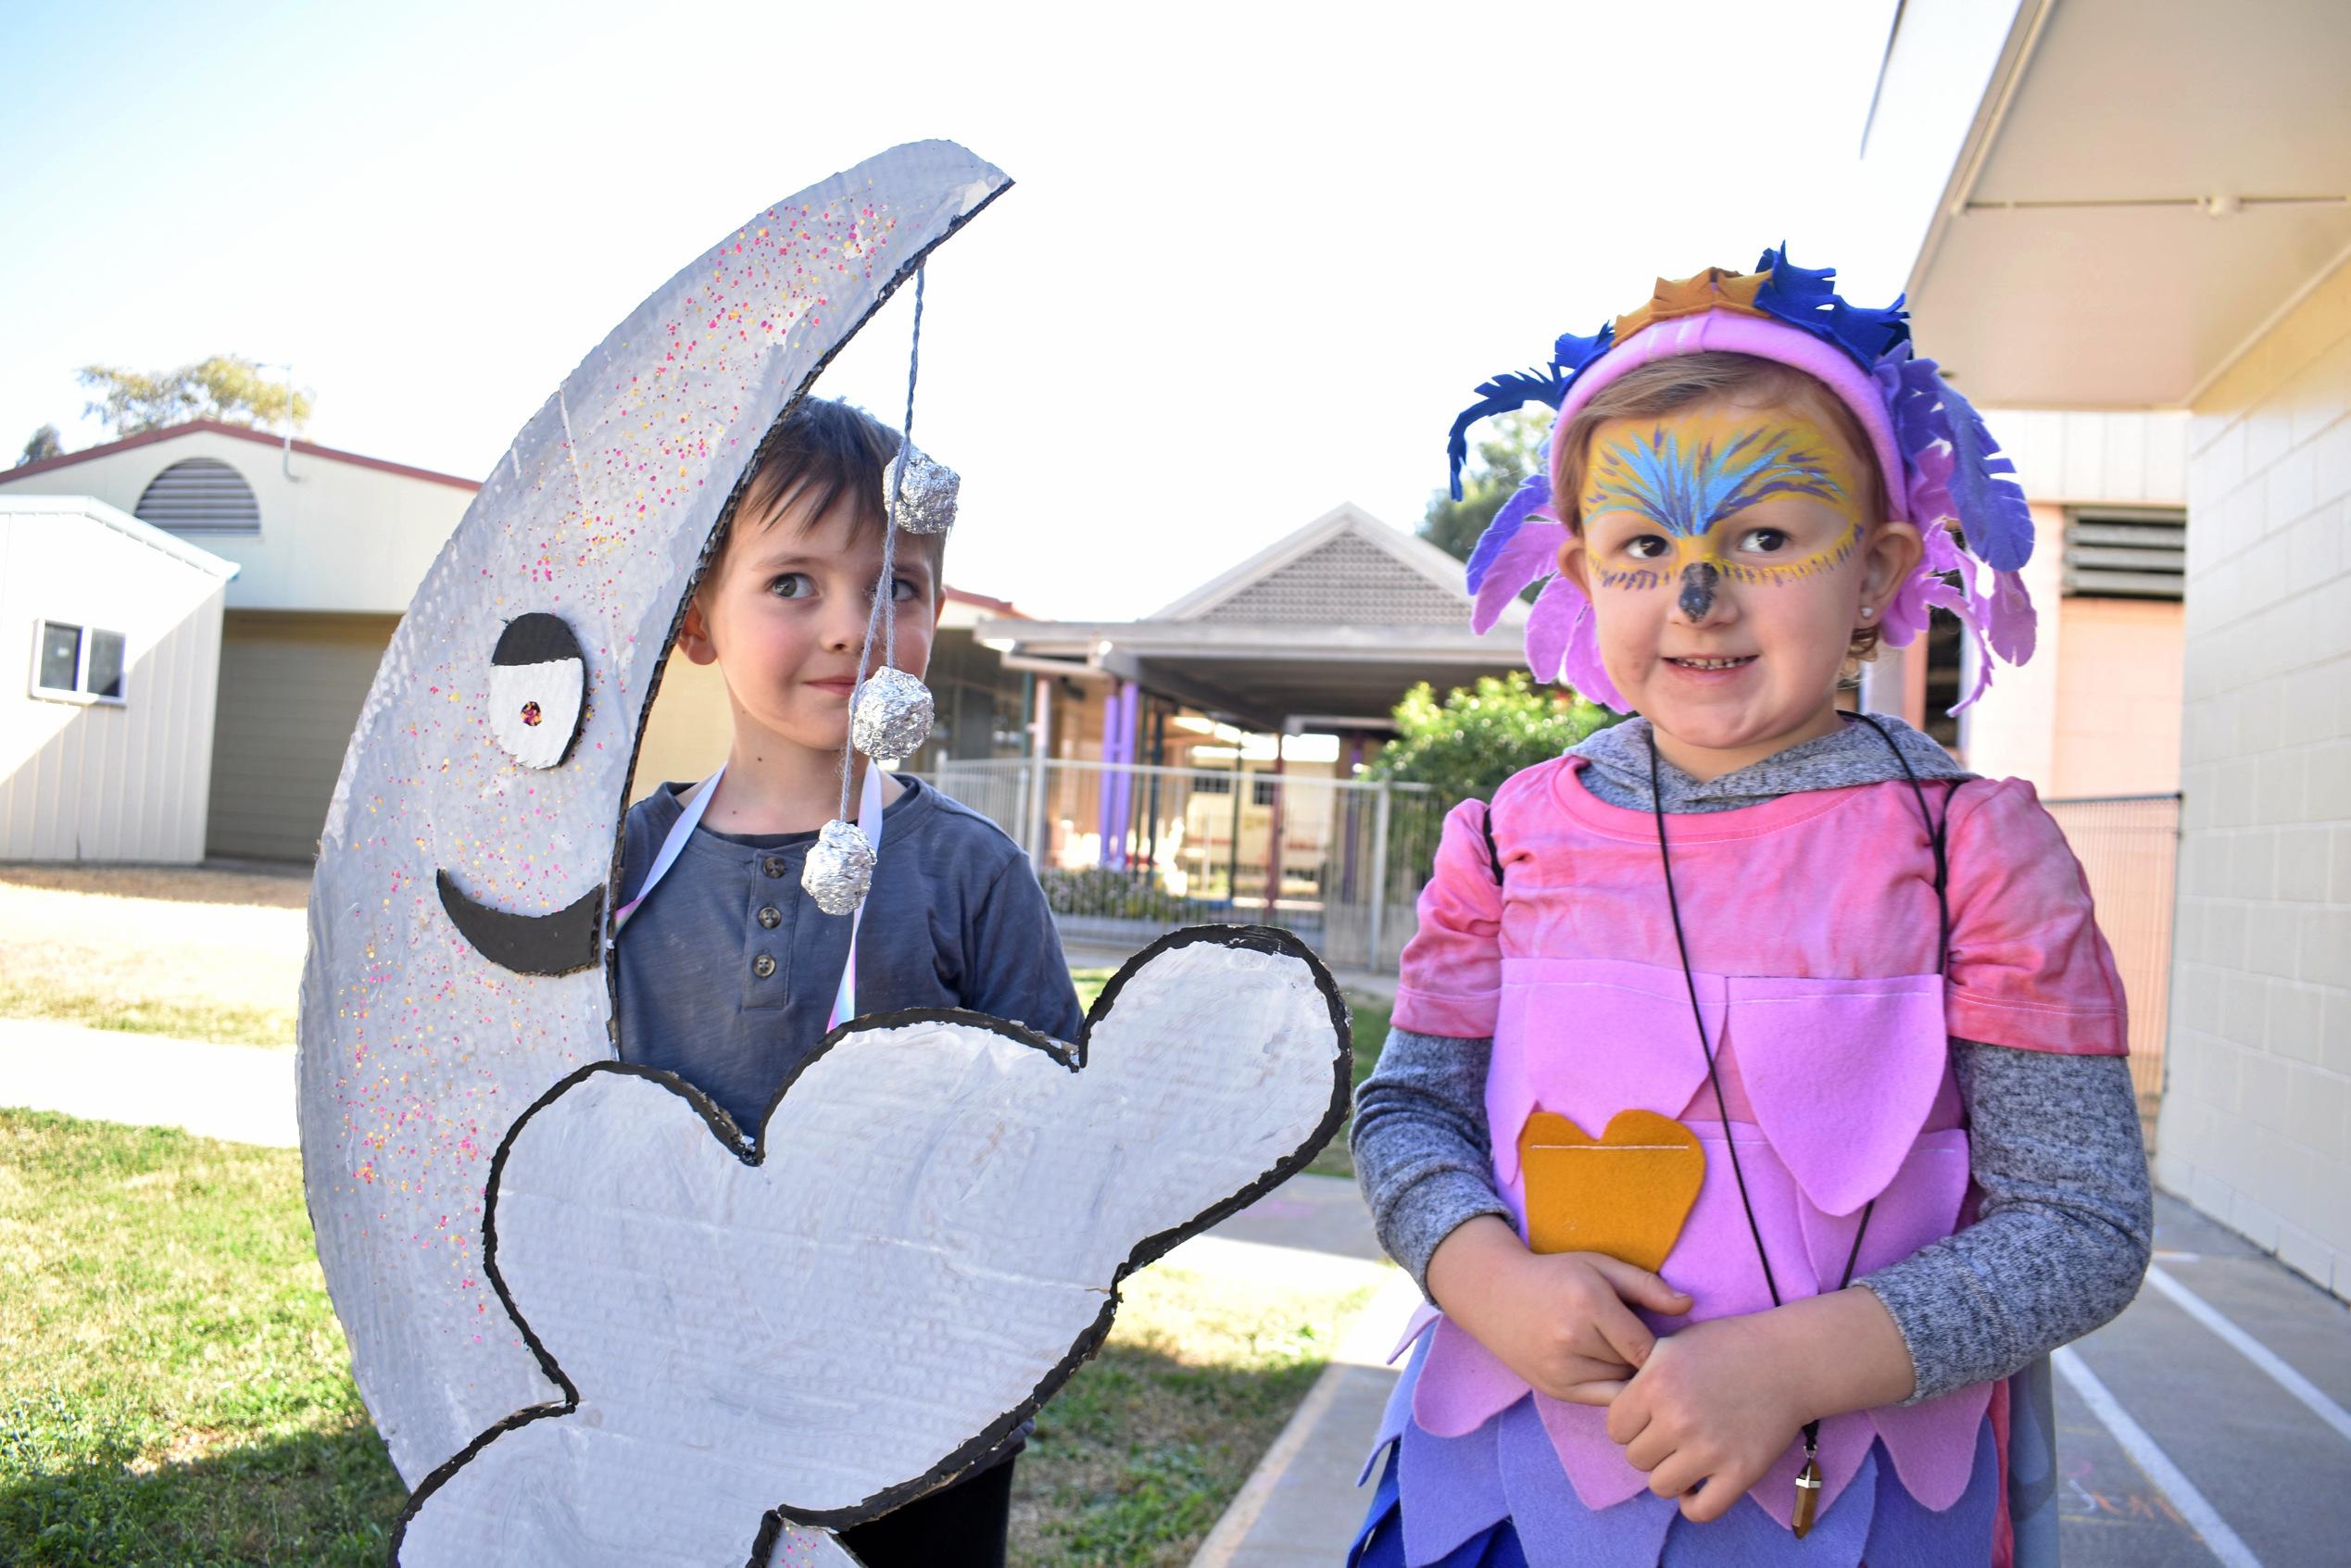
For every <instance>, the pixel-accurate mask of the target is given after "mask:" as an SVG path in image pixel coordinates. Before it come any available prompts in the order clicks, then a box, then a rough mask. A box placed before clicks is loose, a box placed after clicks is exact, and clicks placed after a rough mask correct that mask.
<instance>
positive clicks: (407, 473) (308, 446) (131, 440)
mask: <svg viewBox="0 0 2351 1568" xmlns="http://www.w3.org/2000/svg"><path fill="white" fill-rule="evenodd" d="M197 433H205V434H210V435H226V436H231V437H233V438H234V439H236V440H238V441H253V442H258V443H259V444H260V445H264V446H279V445H285V438H284V437H283V436H277V435H271V434H270V433H269V432H268V431H265V430H255V429H253V428H252V427H251V426H249V425H239V424H231V423H229V421H228V420H188V421H187V422H186V423H185V424H176V425H166V426H164V427H163V428H162V429H161V430H148V431H141V432H140V433H138V434H136V435H126V436H124V437H123V438H122V439H121V440H119V441H109V442H107V443H105V444H103V445H97V446H85V447H83V448H82V450H81V451H79V452H68V453H67V454H66V455H65V456H63V457H61V458H42V459H41V460H40V461H39V462H37V463H27V464H25V465H24V466H23V467H21V468H14V469H0V484H13V483H16V482H17V481H18V480H20V479H28V478H30V477H31V476H32V475H34V474H37V473H48V472H51V471H52V470H57V469H64V468H71V467H72V466H73V465H74V464H76V463H86V462H88V461H89V460H90V459H91V458H104V457H107V456H109V455H111V454H113V453H116V452H127V451H129V450H131V449H132V447H134V446H147V445H153V444H154V443H156V442H158V441H176V440H178V439H179V438H180V437H181V436H183V435H195V434H197ZM293 446H294V450H295V451H296V452H299V453H300V454H301V455H302V456H304V457H306V458H322V459H324V460H325V461H327V462H331V463H349V464H351V465H353V466H354V467H357V468H363V469H374V470H377V471H378V472H380V473H396V474H399V475H400V476H402V477H403V478H406V479H421V480H425V481H427V482H429V483H434V484H453V485H455V486H457V487H458V488H459V489H460V490H479V489H481V488H482V482H481V481H480V480H478V479H459V477H458V476H457V475H455V474H453V473H436V472H434V470H431V469H420V468H411V467H409V465H408V464H406V463H390V462H386V461H384V460H383V458H363V457H361V456H360V455H359V454H358V453H357V452H345V451H341V450H338V449H337V448H335V447H333V446H321V445H318V444H317V443H315V442H309V441H296V442H295V443H294V444H293Z"/></svg>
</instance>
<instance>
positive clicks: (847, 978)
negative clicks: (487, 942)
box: [611, 758, 882, 1035]
mask: <svg viewBox="0 0 2351 1568" xmlns="http://www.w3.org/2000/svg"><path fill="white" fill-rule="evenodd" d="M725 776H726V764H725V763H723V762H722V763H720V764H719V770H718V771H717V772H715V773H712V774H711V775H710V777H709V778H707V779H704V780H703V781H702V783H701V784H700V786H699V787H698V788H697V789H696V790H695V791H694V796H693V798H692V799H690V800H688V801H687V802H686V803H685V809H684V810H682V811H680V812H679V813H678V817H677V821H676V822H672V823H671V824H670V831H669V833H668V834H667V835H665V836H664V837H663V838H662V840H661V847H660V852H659V853H657V854H656V855H655V856H654V857H653V865H652V869H651V870H649V871H647V872H646V873H645V883H644V885H643V886H641V887H639V888H638V889H637V890H636V897H634V898H632V899H630V900H629V901H628V902H627V903H625V904H623V905H622V906H621V907H620V908H619V909H615V910H613V911H612V935H611V941H612V942H614V943H616V944H617V943H618V942H619V941H620V939H621V932H622V929H623V928H624V927H626V926H627V924H628V922H629V918H630V917H631V916H632V915H634V914H635V913H636V911H637V909H638V907H639V906H641V905H642V904H643V903H644V902H645V900H646V899H647V897H650V896H651V894H652V892H653V888H654V884H657V883H659V882H660V880H661V878H662V877H663V876H665V875H667V874H668V873H669V869H670V868H671V867H672V866H673V865H675V864H677V858H678V856H680V855H681V854H683V853H685V842H686V840H687V839H690V838H692V837H693V836H694V830H695V828H696V827H697V826H698V825H699V824H700V822H701V821H702V813H703V812H704V811H705V810H707V809H709V808H710V797H712V796H715V795H716V794H718V784H719V780H721V779H723V778H724V777H725ZM857 829H858V831H859V832H860V833H861V834H864V835H865V842H866V844H867V845H868V846H869V847H872V849H873V851H874V859H876V860H877V861H878V860H879V859H880V858H881V853H882V768H881V764H880V763H878V762H875V761H874V760H872V759H870V758H869V759H867V760H866V764H865V785H864V787H863V788H862V789H861V790H860V791H859V792H858V801H857ZM867 897H872V895H871V893H870V892H869V894H868V895H867ZM864 921H865V905H864V904H863V902H860V903H859V904H858V906H857V908H856V909H853V910H851V911H850V913H849V960H848V961H847V962H846V963H844V964H842V966H841V984H840V988H839V989H838V990H837V991H836V992H835V993H834V996H833V1012H832V1016H831V1017H830V1018H829V1019H828V1020H827V1021H826V1022H825V1025H824V1032H825V1033H826V1034H828V1035H829V1034H831V1033H832V1032H833V1031H834V1030H836V1029H838V1028H839V1027H840V1026H841V1025H842V1024H843V1023H846V1022H849V1020H850V1019H852V1018H855V1017H856V1016H857V935H858V931H859V928H860V927H861V926H862V925H863V923H864Z"/></svg>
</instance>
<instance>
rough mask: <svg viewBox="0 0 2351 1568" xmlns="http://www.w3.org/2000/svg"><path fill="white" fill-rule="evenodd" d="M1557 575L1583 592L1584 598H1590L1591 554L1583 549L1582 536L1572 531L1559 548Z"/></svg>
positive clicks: (1569, 531)
mask: <svg viewBox="0 0 2351 1568" xmlns="http://www.w3.org/2000/svg"><path fill="white" fill-rule="evenodd" d="M1559 574H1560V575H1561V576H1562V577H1565V578H1566V579H1567V581H1568V582H1570V583H1574V584H1575V585H1576V586H1577V587H1578V588H1580V589H1582V590H1583V594H1584V597H1585V598H1587V599H1589V598H1590V597H1591V552H1590V550H1588V549H1586V548H1585V547H1584V536H1583V535H1582V534H1581V533H1577V532H1576V531H1575V530H1574V529H1570V530H1568V532H1567V542H1566V543H1565V544H1564V545H1562V546H1559Z"/></svg>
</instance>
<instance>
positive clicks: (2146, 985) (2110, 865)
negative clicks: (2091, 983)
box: [2045, 795, 2180, 1129]
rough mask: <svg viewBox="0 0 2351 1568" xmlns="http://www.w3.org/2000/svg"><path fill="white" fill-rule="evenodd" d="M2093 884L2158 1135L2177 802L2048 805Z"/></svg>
mask: <svg viewBox="0 0 2351 1568" xmlns="http://www.w3.org/2000/svg"><path fill="white" fill-rule="evenodd" d="M2045 804H2046V805H2047V806H2048V808H2049V814H2050V815H2051V816H2053V817H2055V818H2056V819H2057V825H2058V826H2059V827H2060V828H2063V829H2064V830H2065V835H2066V842H2067V843H2068V844H2069V845H2071V846H2072V847H2073V853H2074V858H2075V859H2078V860H2080V861H2081V869H2082V871H2083V872H2084V873H2085V874H2086V875H2087V876H2088V877H2089V881H2090V897H2092V899H2093V900H2094V901H2095V902H2096V904H2097V907H2098V926H2099V929H2101V930H2102V931H2104V932H2105V933H2106V943H2107V945H2108V946H2109V947H2113V949H2114V961H2115V967H2116V968H2117V969H2118V970H2120V971H2121V972H2122V991H2123V996H2124V998H2125V999H2126V1000H2127V1001H2128V1002H2129V1004H2130V1008H2131V1085H2132V1087H2134V1088H2136V1089H2137V1090H2138V1092H2139V1115H2140V1119H2141V1120H2142V1121H2144V1122H2145V1123H2146V1124H2147V1125H2148V1127H2149V1128H2150V1129H2152V1128H2153V1127H2154V1125H2155V1113H2156V1106H2157V1104H2159V1103H2160V1102H2161V1100H2162V1098H2163V1036H2164V1029H2165V1025H2166V1022H2167V1021H2168V1019H2169V1014H2170V1001H2171V889H2172V879H2173V877H2174V876H2175V875H2176V874H2177V872H2178V869H2179V861H2180V797H2178V796H2177V795H2107V796H2085V797H2081V798H2079V799H2073V800H2051V801H2047V802H2045Z"/></svg>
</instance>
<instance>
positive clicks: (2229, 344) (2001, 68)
mask: <svg viewBox="0 0 2351 1568" xmlns="http://www.w3.org/2000/svg"><path fill="white" fill-rule="evenodd" d="M2004 11H2006V12H2008V13H2009V14H2008V17H2007V21H2006V34H2005V38H2004V39H1997V40H1994V39H1990V38H1987V39H1986V40H1985V41H1984V42H1985V44H1987V45H1990V44H1997V48H1996V50H1995V49H1993V48H1992V47H1986V48H1985V49H1983V50H1982V51H1981V53H1982V54H1983V55H1990V56H1994V61H1993V65H1992V68H1991V73H1990V79H1989V81H1988V82H1986V83H1985V85H1984V87H1983V90H1982V92H1981V94H1980V97H1979V99H1978V100H1977V102H1976V107H1975V112H1974V115H1973V119H1972V121H1971V122H1969V123H1968V126H1967V130H1966V134H1965V137H1964V140H1963V141H1962V142H1961V143H1960V144H1959V145H1958V146H1957V148H1956V149H1955V153H1954V150H1953V149H1952V146H1951V142H1950V132H1949V129H1948V126H1947V124H1945V125H1942V126H1938V125H1935V124H1933V123H1930V122H1931V121H1933V120H1934V119H1935V117H1936V116H1938V115H1940V114H1942V113H1943V112H1944V106H1943V105H1942V104H1939V103H1938V101H1937V99H1938V96H1939V94H1938V93H1937V92H1936V91H1935V90H1936V89H1937V87H1938V85H1939V84H1941V85H1947V83H1945V82H1943V80H1942V79H1944V78H1947V77H1948V76H1949V75H1950V73H1951V72H1952V70H1953V69H1954V63H1953V62H1954V60H1955V58H1956V57H1957V56H1959V55H1963V54H1966V53H1967V51H1966V50H1964V49H1961V50H1955V47H1954V44H1955V41H1954V40H1953V39H1952V38H1950V37H1948V36H1945V34H1946V33H1947V32H1948V31H1949V25H1950V24H1949V23H1948V22H1947V21H1939V20H1938V17H1937V14H1936V13H1935V12H1934V11H1933V10H1932V9H1931V8H1930V7H1924V6H1907V7H1905V8H1904V10H1903V11H1902V12H1901V13H1900V20H1899V21H1898V22H1897V25H1896V31H1895V34H1894V36H1893V39H1892V43H1891V44H1890V45H1889V48H1888V51H1887V57H1886V63H1885V69H1884V74H1883V76H1882V78H1881V80H1880V92H1879V106H1878V107H1877V110H1876V112H1875V115H1874V118H1873V120H1872V123H1871V129H1870V142H1869V151H1868V153H1867V161H1869V162H1870V163H1873V164H1885V165H1891V164H1892V163H1893V162H1895V161H1898V160H1904V159H1908V160H1910V161H1911V162H1913V163H1914V164H1923V163H1925V162H1927V161H1942V168H1937V169H1934V170H1933V172H1932V173H1931V174H1929V173H1928V171H1927V169H1925V168H1923V167H1920V168H1919V169H1918V170H1917V171H1918V173H1920V174H1921V175H1922V176H1924V177H1927V178H1934V177H1939V176H1942V175H1943V172H1944V169H1947V170H1948V173H1947V178H1944V179H1943V190H1942V200H1941V202H1940V203H1939V204H1938V206H1937V207H1936V209H1935V212H1934V216H1933V218H1932V220H1931V222H1930V226H1929V229H1928V232H1927V234H1926V238H1925V241H1924V243H1923V244H1922V245H1921V246H1920V248H1919V251H1918V255H1917V260H1916V262H1915V264H1914V265H1913V266H1912V269H1911V272H1910V279H1909V291H1908V292H1909V300H1910V309H1911V313H1912V317H1913V320H1914V321H1915V323H1916V326H1917V336H1918V341H1919V344H1920V345H1921V346H1922V348H1923V350H1924V351H1925V352H1926V353H1928V354H1930V355H1932V356H1934V357H1935V358H1937V359H1939V360H1940V361H1942V364H1943V366H1944V368H1945V369H1946V370H1947V371H1948V372H1949V373H1950V374H1951V375H1952V377H1953V379H1954V381H1955V382H1956V383H1957V384H1958V385H1959V386H1961V387H1962V388H1963V389H1965V390H1966V391H1967V392H1968V395H1970V396H1971V397H1972V398H1974V399H1975V400H1976V401H1977V402H1979V403H1984V404H2005V405H2009V406H2016V407H2030V408H2179V407H2184V406H2186V405H2188V404H2191V403H2193V402H2194V401H2195V400H2196V398H2197V397H2198V396H2199V395H2201V394H2202V393H2203V391H2204V390H2205V389H2206V387H2207V386H2209V385H2210V384H2211V383H2213V382H2214V381H2215V380H2217V379H2218V378H2219V376H2220V375H2221V374H2222V373H2224V372H2225V371H2226V370H2228V369H2229V367H2230V366H2232V364H2234V363H2235V362H2236V361H2237V360H2238V359H2239V358H2241V357H2242V356H2243V355H2244V353H2245V352H2246V351H2247V350H2248V349H2249V348H2250V347H2251V346H2252V345H2253V344H2254V343H2255V342H2256V341H2257V339H2258V338H2259V336H2260V335H2261V333H2262V332H2264V331H2265V330H2266V328H2267V327H2268V326H2269V323H2270V322H2271V321H2273V320H2275V319H2276V318H2277V316H2278V315H2279V314H2281V313H2282V311H2283V310H2285V309H2289V308H2291V307H2293V305H2294V304H2295V303H2297V302H2298V301H2299V300H2300V299H2301V298H2302V297H2303V296H2304V295H2305V294H2307V292H2308V291H2309V290H2310V289H2311V288H2313V287H2315V286H2316V285H2317V283H2318V282H2320V280H2322V279H2324V278H2325V277H2327V276H2328V275H2329V274H2330V273H2332V271H2333V270H2335V268H2337V267H2338V266H2340V265H2341V264H2342V263H2343V262H2344V260H2345V257H2346V256H2351V93H2346V92H2345V90H2344V83H2345V82H2346V81H2351V8H2346V7H2345V6H2341V5H2335V4H2326V3H2319V0H2313V3H2309V4H2296V5H2284V6H2261V7H2254V8H2252V9H2248V8H2246V7H2244V6H2214V5H2211V4H2209V3H2207V0H2065V4H2063V5H2058V4H2056V0H2022V3H2021V4H2016V5H2014V6H2013V8H2012V10H2011V8H2010V7H2005V6H2004V7H1991V6H1987V7H1983V8H1982V9H1980V10H1976V9H1967V10H1966V11H1965V13H1964V14H1965V17H1966V19H1967V20H1968V25H1970V26H1976V25H1982V24H1987V23H1988V24H1989V25H1990V26H1992V27H1993V28H1997V27H1998V26H1999V25H2000V23H2001V15H2000V13H2001V12H2004ZM1939 29H1941V31H1938V30H1939ZM1961 42H1964V41H1961ZM1940 96H1942V98H1943V99H1944V100H1945V102H1947V94H1941V95H1940ZM1938 141H1939V143H1940V149H1939V150H1938V151H1922V148H1924V147H1926V146H1927V144H1932V143H1936V142H1938ZM1943 160H1947V161H1943ZM1889 171H1891V170H1889Z"/></svg>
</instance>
